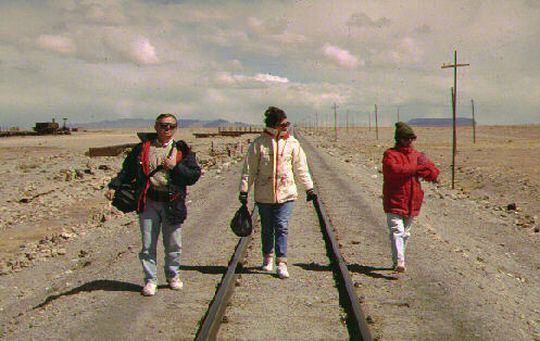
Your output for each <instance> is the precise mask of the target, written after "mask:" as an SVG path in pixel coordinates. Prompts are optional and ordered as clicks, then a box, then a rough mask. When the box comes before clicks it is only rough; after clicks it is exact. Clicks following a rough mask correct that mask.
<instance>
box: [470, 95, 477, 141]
mask: <svg viewBox="0 0 540 341" xmlns="http://www.w3.org/2000/svg"><path fill="white" fill-rule="evenodd" d="M471 105H472V140H473V143H476V121H475V120H474V100H473V99H471Z"/></svg>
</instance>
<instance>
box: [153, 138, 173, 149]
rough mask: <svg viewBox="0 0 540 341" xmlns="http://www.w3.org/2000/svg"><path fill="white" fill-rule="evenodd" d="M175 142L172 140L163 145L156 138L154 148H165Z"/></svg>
mask: <svg viewBox="0 0 540 341" xmlns="http://www.w3.org/2000/svg"><path fill="white" fill-rule="evenodd" d="M173 142H174V139H170V140H169V141H167V142H165V143H161V142H159V140H158V139H157V137H156V139H155V140H154V143H153V144H154V146H157V147H162V148H164V147H168V146H170V145H171V144H172V143H173Z"/></svg>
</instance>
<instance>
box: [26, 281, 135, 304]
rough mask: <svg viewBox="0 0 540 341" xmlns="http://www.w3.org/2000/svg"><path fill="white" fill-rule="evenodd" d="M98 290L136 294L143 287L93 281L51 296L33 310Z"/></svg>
mask: <svg viewBox="0 0 540 341" xmlns="http://www.w3.org/2000/svg"><path fill="white" fill-rule="evenodd" d="M96 290H103V291H134V292H140V291H141V290H142V286H140V285H138V284H133V283H127V282H121V281H115V280H109V279H99V280H95V281H91V282H88V283H85V284H83V285H81V286H79V287H76V288H73V289H71V290H69V291H66V292H62V293H59V294H56V295H51V296H49V297H47V299H46V300H45V301H44V302H43V303H40V304H38V305H37V306H35V307H34V308H32V309H38V308H42V307H44V306H46V305H47V304H49V303H51V302H52V301H54V300H56V299H58V298H60V297H63V296H71V295H76V294H78V293H80V292H91V291H96Z"/></svg>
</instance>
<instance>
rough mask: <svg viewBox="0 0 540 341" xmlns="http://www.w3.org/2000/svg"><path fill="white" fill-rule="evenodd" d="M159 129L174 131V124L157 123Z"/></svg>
mask: <svg viewBox="0 0 540 341" xmlns="http://www.w3.org/2000/svg"><path fill="white" fill-rule="evenodd" d="M159 127H160V128H161V129H175V128H176V124H175V123H159Z"/></svg>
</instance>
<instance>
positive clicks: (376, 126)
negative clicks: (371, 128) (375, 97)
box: [375, 104, 379, 140]
mask: <svg viewBox="0 0 540 341" xmlns="http://www.w3.org/2000/svg"><path fill="white" fill-rule="evenodd" d="M375 138H376V139H377V140H379V121H378V114H377V104H375Z"/></svg>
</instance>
